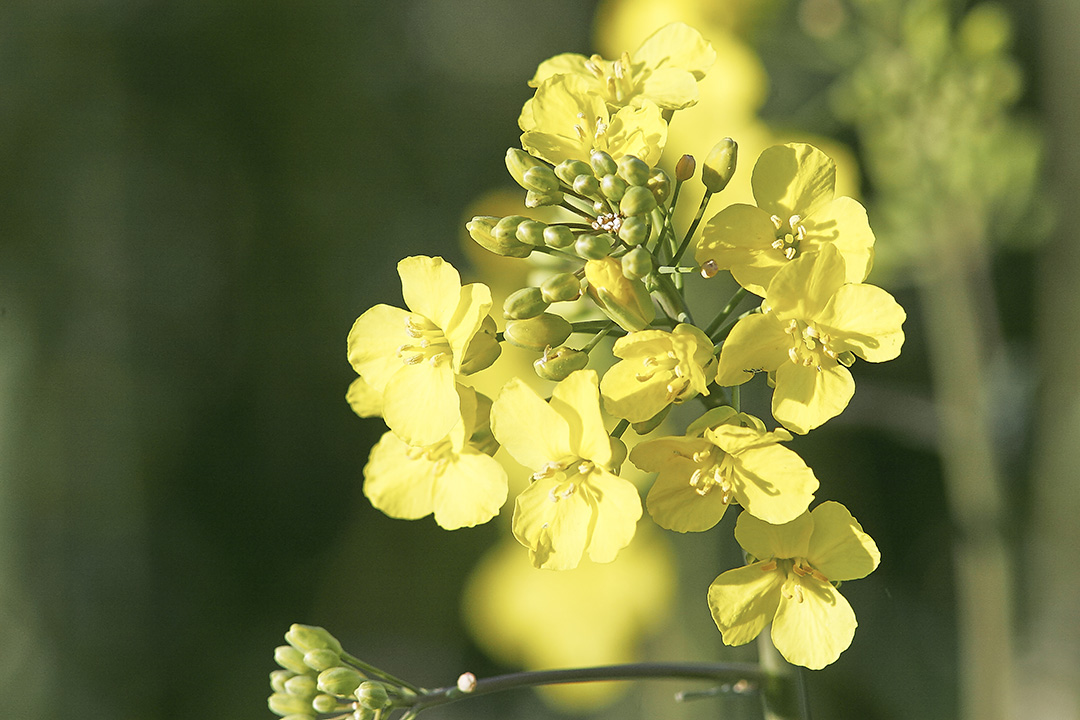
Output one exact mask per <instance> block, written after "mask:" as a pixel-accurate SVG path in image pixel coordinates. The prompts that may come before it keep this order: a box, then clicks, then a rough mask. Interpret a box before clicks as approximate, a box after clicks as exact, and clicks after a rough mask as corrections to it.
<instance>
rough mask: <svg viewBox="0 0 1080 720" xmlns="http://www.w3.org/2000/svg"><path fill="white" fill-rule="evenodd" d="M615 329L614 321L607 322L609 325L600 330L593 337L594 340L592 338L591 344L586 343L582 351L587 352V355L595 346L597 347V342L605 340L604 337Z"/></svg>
mask: <svg viewBox="0 0 1080 720" xmlns="http://www.w3.org/2000/svg"><path fill="white" fill-rule="evenodd" d="M614 329H615V323H613V322H609V323H608V324H607V325H606V326H605V327H604V329H603V330H601V331H600V332H598V333H596V337H594V338H593V339H592V340H590V341H589V344H588V345H586V346H585V347H583V348H581V352H583V353H585V354H586V355H587V354H589V353H590V352H592V349H593V348H594V347H596V344H597V343H598V342H600V341H601V340H603V339H604V338H605V337H606V336H607V334H608V333H609V332H611V331H612V330H614Z"/></svg>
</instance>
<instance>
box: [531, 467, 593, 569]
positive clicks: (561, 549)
mask: <svg viewBox="0 0 1080 720" xmlns="http://www.w3.org/2000/svg"><path fill="white" fill-rule="evenodd" d="M563 484H564V483H563V482H562V481H561V479H559V478H541V479H539V480H537V481H536V482H534V483H533V484H532V485H530V486H529V487H528V488H526V489H525V491H524V492H522V493H521V494H520V495H518V497H517V501H516V502H515V504H514V537H516V538H517V539H518V541H519V542H520V543H521V544H522V545H524V546H525V547H527V548H529V557H530V559H531V560H532V563H533V565H535V566H536V567H538V568H545V569H548V570H569V569H571V568H575V567H577V564H578V563H579V562H580V561H581V556H582V554H583V553H584V552H585V545H586V543H587V542H588V537H589V524H590V521H591V520H592V518H593V510H592V508H591V507H590V506H589V503H588V501H587V500H586V498H585V496H584V493H581V492H573V493H571V494H570V495H567V496H565V497H563V496H561V495H559V494H557V493H558V492H559V491H560V486H561V485H563Z"/></svg>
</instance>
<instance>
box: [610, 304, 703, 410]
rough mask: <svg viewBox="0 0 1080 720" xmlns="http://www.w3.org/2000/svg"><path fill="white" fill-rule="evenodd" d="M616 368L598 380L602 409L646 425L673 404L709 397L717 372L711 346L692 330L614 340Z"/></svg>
mask: <svg viewBox="0 0 1080 720" xmlns="http://www.w3.org/2000/svg"><path fill="white" fill-rule="evenodd" d="M612 352H613V353H614V355H615V357H618V358H622V360H621V361H620V362H618V363H615V365H614V366H613V367H611V368H610V369H609V370H608V371H607V372H606V373H604V378H603V380H601V381H600V392H601V394H602V395H603V396H604V408H605V409H606V410H607V411H608V412H609V413H611V414H612V415H614V416H615V417H618V418H623V419H625V420H629V421H630V422H635V423H636V422H644V421H645V420H648V419H649V418H651V417H653V416H654V415H656V414H657V413H658V412H660V411H661V410H663V409H664V408H666V407H667V406H668V405H670V404H672V403H681V402H684V401H686V400H689V399H690V398H693V397H695V396H697V395H708V394H709V390H708V387H707V386H708V384H709V383H710V382H712V380H713V377H714V376H715V373H716V364H715V363H716V360H715V358H714V357H713V344H712V343H711V342H710V341H709V338H708V337H707V336H706V335H705V333H703V332H702V331H701V330H699V329H698V328H696V327H694V326H693V325H686V324H679V325H677V326H675V329H674V330H672V331H671V332H668V331H667V330H641V331H640V332H632V333H630V334H629V335H625V336H623V337H621V338H619V339H618V340H616V341H615V346H614V348H613V349H612Z"/></svg>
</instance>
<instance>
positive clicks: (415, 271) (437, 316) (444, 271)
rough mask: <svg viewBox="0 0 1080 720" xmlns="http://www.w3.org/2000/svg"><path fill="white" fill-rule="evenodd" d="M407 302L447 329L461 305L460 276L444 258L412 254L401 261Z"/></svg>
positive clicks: (410, 307)
mask: <svg viewBox="0 0 1080 720" xmlns="http://www.w3.org/2000/svg"><path fill="white" fill-rule="evenodd" d="M398 275H400V276H401V295H402V297H404V298H405V305H406V307H408V308H409V309H410V310H412V311H413V312H414V313H417V314H419V315H423V316H424V317H426V318H428V319H429V320H431V321H432V322H434V323H435V324H436V325H438V326H439V327H440V328H443V329H445V328H446V326H447V325H448V324H449V323H450V318H452V317H453V315H454V311H455V310H456V309H457V306H458V296H459V294H460V293H461V276H460V275H459V274H458V271H457V270H455V269H454V266H453V265H451V264H450V263H448V262H446V261H445V260H443V259H442V258H441V257H426V256H424V255H413V256H412V257H407V258H404V259H403V260H401V261H400V262H399V263H398Z"/></svg>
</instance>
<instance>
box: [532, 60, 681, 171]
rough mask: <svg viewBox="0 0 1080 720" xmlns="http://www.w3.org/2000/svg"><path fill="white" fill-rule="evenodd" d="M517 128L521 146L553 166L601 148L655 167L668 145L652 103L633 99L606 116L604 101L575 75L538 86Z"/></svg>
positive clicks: (661, 118)
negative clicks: (519, 131) (519, 133)
mask: <svg viewBox="0 0 1080 720" xmlns="http://www.w3.org/2000/svg"><path fill="white" fill-rule="evenodd" d="M518 124H519V125H520V127H521V129H522V131H523V133H522V135H521V147H523V148H525V149H526V150H528V151H529V152H530V153H532V154H533V155H535V156H537V157H539V158H543V159H544V160H547V161H548V162H550V163H552V164H556V163H559V162H562V161H563V160H567V159H572V160H583V161H588V160H589V155H590V153H592V151H593V150H602V151H604V152H606V153H608V154H609V155H611V157H613V158H614V159H615V160H618V159H620V158H621V157H623V156H624V155H634V156H635V157H638V158H640V159H642V160H644V161H645V162H646V163H648V164H649V165H655V164H656V163H657V162H659V160H660V155H661V154H662V153H663V151H664V144H665V143H666V141H667V123H665V122H664V119H663V117H661V115H660V108H659V107H657V106H656V104H655V103H653V102H651V101H649V100H645V99H643V98H637V99H635V101H634V102H633V103H632V104H631V105H628V106H626V107H623V108H620V109H619V110H617V111H616V112H614V113H609V112H608V108H607V104H606V103H605V102H604V99H603V98H602V97H600V96H599V95H596V94H595V93H593V92H592V91H591V90H590V87H589V82H588V81H587V80H585V79H584V78H582V77H579V76H577V75H554V76H552V77H549V78H548V79H547V80H545V81H544V82H542V83H541V84H540V86H539V87H538V88H537V89H536V95H535V96H534V97H533V98H532V99H530V100H529V101H528V102H527V103H526V104H525V106H524V107H523V108H522V111H521V116H520V117H519V118H518Z"/></svg>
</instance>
